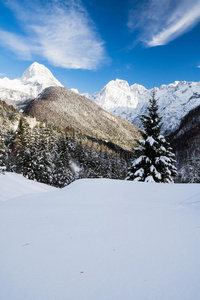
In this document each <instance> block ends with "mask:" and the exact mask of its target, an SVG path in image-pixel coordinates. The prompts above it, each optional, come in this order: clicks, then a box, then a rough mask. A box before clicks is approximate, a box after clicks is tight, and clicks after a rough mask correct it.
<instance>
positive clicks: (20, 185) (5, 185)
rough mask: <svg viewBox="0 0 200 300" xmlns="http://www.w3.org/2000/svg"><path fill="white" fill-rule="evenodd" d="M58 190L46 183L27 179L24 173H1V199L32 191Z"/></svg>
mask: <svg viewBox="0 0 200 300" xmlns="http://www.w3.org/2000/svg"><path fill="white" fill-rule="evenodd" d="M53 190H56V188H54V187H51V186H49V185H46V184H42V183H39V182H35V181H32V180H27V179H26V178H25V177H23V176H22V175H19V174H16V173H8V172H6V173H5V175H3V174H0V201H5V200H9V199H12V198H16V197H19V196H22V195H27V194H32V193H43V192H49V191H53Z"/></svg>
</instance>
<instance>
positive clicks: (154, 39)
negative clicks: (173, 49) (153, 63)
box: [128, 0, 200, 47]
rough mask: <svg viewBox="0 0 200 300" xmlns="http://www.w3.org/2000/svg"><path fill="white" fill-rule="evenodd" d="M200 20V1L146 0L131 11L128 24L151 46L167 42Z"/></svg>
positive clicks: (139, 37)
mask: <svg viewBox="0 0 200 300" xmlns="http://www.w3.org/2000/svg"><path fill="white" fill-rule="evenodd" d="M199 21H200V0H182V1H179V0H159V1H158V0H143V1H141V2H140V4H139V6H138V7H135V8H132V9H131V10H130V13H129V21H128V27H129V28H130V29H131V30H132V31H135V30H138V31H139V36H138V40H139V41H142V42H143V43H144V44H145V45H146V46H148V47H155V46H159V45H166V44H168V43H169V42H170V41H172V40H174V39H176V38H177V37H179V36H181V35H182V34H184V33H185V32H187V31H189V30H191V29H192V28H193V27H194V26H195V25H196V24H197V23H198V22H199Z"/></svg>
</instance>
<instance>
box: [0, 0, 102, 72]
mask: <svg viewBox="0 0 200 300" xmlns="http://www.w3.org/2000/svg"><path fill="white" fill-rule="evenodd" d="M6 3H7V6H8V7H9V8H10V9H11V10H12V11H13V12H14V13H15V15H16V17H17V18H18V20H19V21H20V24H21V26H22V28H23V29H22V30H23V33H24V35H23V36H21V35H17V34H14V33H10V32H7V31H3V30H1V31H2V33H3V37H2V38H1V37H0V43H1V45H3V46H4V47H7V48H8V49H10V50H11V51H13V52H15V53H16V54H18V55H19V56H20V57H24V58H26V59H27V58H28V59H30V58H31V57H32V56H33V57H34V56H38V57H43V58H45V59H46V60H48V61H49V63H51V64H53V65H55V66H60V67H63V68H71V69H96V68H98V67H99V66H100V65H101V63H102V62H103V60H104V59H105V49H104V43H103V41H102V40H101V39H100V37H99V35H98V33H97V30H96V28H95V25H94V24H93V23H92V21H91V20H90V18H89V16H88V13H87V11H86V10H85V9H84V7H83V6H82V4H81V2H80V1H79V0H71V1H60V0H51V1H43V0H40V1H37V0H35V1H25V0H22V1H19V0H15V1H11V0H8V1H7V2H6ZM1 31H0V32H1Z"/></svg>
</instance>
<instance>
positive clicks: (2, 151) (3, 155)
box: [0, 135, 7, 174]
mask: <svg viewBox="0 0 200 300" xmlns="http://www.w3.org/2000/svg"><path fill="white" fill-rule="evenodd" d="M6 161H7V152H6V146H5V144H4V139H3V138H2V137H1V135H0V173H3V174H4V172H5V170H6Z"/></svg>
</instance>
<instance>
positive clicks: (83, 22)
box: [0, 0, 200, 93]
mask: <svg viewBox="0 0 200 300" xmlns="http://www.w3.org/2000/svg"><path fill="white" fill-rule="evenodd" d="M34 61H37V62H39V63H42V64H44V65H45V66H46V67H48V68H49V69H50V70H51V71H52V73H53V74H54V76H55V77H56V78H57V79H58V80H59V81H60V82H61V83H62V84H63V85H64V86H66V87H68V88H77V89H78V90H79V91H80V92H81V93H83V92H89V93H94V92H95V91H99V90H101V89H102V88H103V86H104V85H105V84H107V83H108V81H110V80H113V79H116V78H120V79H124V80H127V81H128V82H129V84H133V83H139V84H142V85H144V86H145V87H146V88H151V87H153V86H154V85H155V86H160V85H161V84H169V83H171V82H174V81H175V80H186V81H200V0H138V1H136V0H123V1H122V0H120V1H119V0H82V1H79V0H71V1H60V0H49V1H45V0H34V1H33V0H32V1H29V0H6V1H5V0H4V1H2V0H0V76H1V77H4V76H7V77H9V78H16V77H21V75H22V73H23V72H24V71H25V69H26V68H27V67H28V66H29V65H30V64H31V63H32V62H34Z"/></svg>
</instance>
